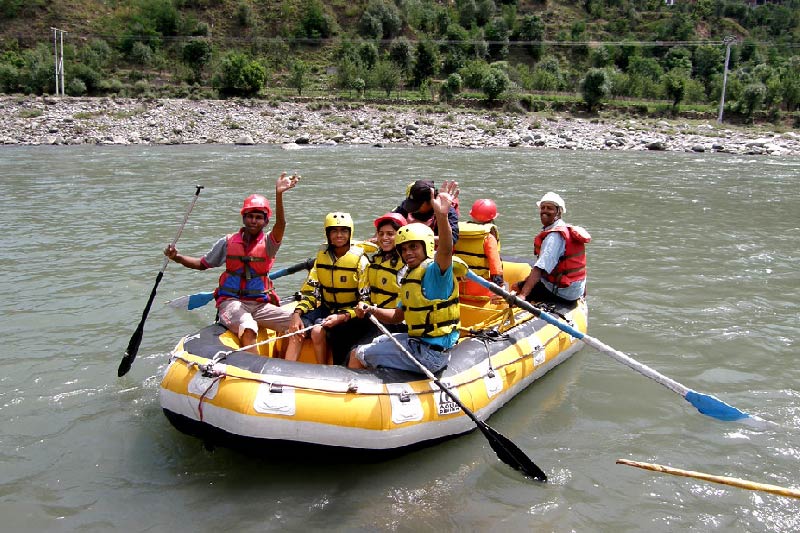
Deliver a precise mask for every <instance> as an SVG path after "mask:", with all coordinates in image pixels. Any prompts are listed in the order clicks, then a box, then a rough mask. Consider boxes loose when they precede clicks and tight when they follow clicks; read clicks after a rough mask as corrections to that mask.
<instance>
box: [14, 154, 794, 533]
mask: <svg viewBox="0 0 800 533" xmlns="http://www.w3.org/2000/svg"><path fill="white" fill-rule="evenodd" d="M281 170H286V171H288V172H292V171H298V172H299V173H301V174H302V175H303V179H302V181H301V183H300V185H299V186H298V187H297V188H296V189H295V190H293V191H290V192H289V193H287V194H286V195H285V201H286V208H287V218H288V229H287V236H286V238H285V241H284V244H283V246H282V249H281V252H280V254H279V256H278V260H277V262H276V265H277V266H278V267H280V266H286V265H290V264H293V263H295V262H297V261H300V260H302V259H304V258H306V257H308V256H309V255H310V254H311V253H312V252H313V250H314V247H315V245H316V244H317V243H319V242H321V240H322V238H323V232H322V220H323V217H324V215H325V213H326V212H328V211H333V210H347V211H350V212H351V213H352V214H353V217H354V219H355V222H356V233H357V236H359V235H360V236H363V237H366V236H367V235H369V234H370V233H371V225H370V221H371V220H372V219H373V218H374V217H375V216H377V215H380V214H382V213H383V212H385V211H387V210H389V209H391V208H393V207H394V206H395V205H396V204H397V203H398V202H399V200H401V199H402V196H403V192H404V190H405V185H406V184H407V183H408V182H409V181H411V180H412V179H417V178H422V177H425V178H432V179H434V180H436V182H437V183H440V182H441V181H442V180H444V179H458V181H459V182H460V184H461V188H462V195H461V202H462V213H464V214H466V213H467V212H468V211H469V206H470V205H471V204H472V202H473V201H474V200H475V199H477V198H480V197H487V196H488V197H492V198H494V199H495V200H496V201H497V204H498V206H499V208H500V212H501V214H500V217H499V218H498V220H497V223H498V225H499V227H500V229H501V232H502V244H503V252H504V253H505V254H506V255H511V256H525V255H529V254H530V253H531V240H532V236H533V234H534V233H535V232H536V231H537V229H538V217H537V216H536V210H535V201H536V199H538V198H539V197H540V196H541V194H542V193H544V192H545V191H547V190H555V191H558V192H560V193H561V194H562V196H564V198H565V199H566V202H567V213H566V217H565V218H566V219H567V220H568V221H570V222H573V223H576V224H581V225H584V226H585V227H587V228H588V229H589V230H590V231H591V233H592V235H593V241H592V243H591V245H590V246H589V248H588V253H589V272H590V278H591V279H590V282H589V286H588V291H589V307H590V327H589V332H590V334H591V335H592V336H594V337H596V338H598V339H600V340H602V341H604V342H605V343H606V344H609V345H611V346H613V347H614V348H617V349H619V350H622V351H624V352H626V353H628V354H629V355H631V356H632V357H634V358H635V359H637V360H638V361H641V362H643V363H646V364H648V365H650V366H652V367H654V368H655V369H657V370H659V371H660V372H661V373H663V374H665V375H667V376H669V377H671V378H673V379H675V380H677V381H679V382H681V383H683V384H684V385H686V386H688V387H691V388H694V389H696V390H698V391H700V392H703V393H707V394H715V395H717V396H719V397H720V398H721V399H723V400H725V401H726V402H728V403H730V404H732V405H734V406H736V407H738V408H739V409H742V410H744V411H746V412H749V413H753V414H756V415H759V416H761V417H763V418H765V419H767V420H770V421H772V422H775V423H776V424H777V425H776V426H774V427H770V428H769V429H766V430H755V429H751V428H749V427H747V426H744V425H741V424H737V423H733V422H720V421H716V420H714V419H711V418H708V417H706V416H703V415H701V414H700V413H698V412H697V411H696V410H695V409H694V408H693V407H692V406H691V405H689V404H688V403H687V402H685V401H684V400H683V399H682V398H681V397H680V396H678V395H676V394H675V393H673V392H671V391H669V390H667V389H666V388H664V387H663V386H661V385H659V384H658V383H656V382H654V381H652V380H649V379H647V378H645V377H643V376H641V375H640V374H638V373H636V372H634V371H632V370H630V369H628V368H627V367H625V366H622V365H621V364H620V363H618V362H616V361H614V360H612V359H611V358H609V357H607V356H605V355H603V354H602V353H599V352H596V351H594V350H593V349H591V348H584V350H582V351H581V352H579V353H578V354H577V355H576V356H574V357H573V358H572V359H570V360H568V361H567V362H565V363H564V364H562V365H561V366H559V367H558V368H556V369H555V370H554V371H552V372H551V373H549V374H548V375H547V376H546V377H545V378H544V379H542V380H540V381H537V382H536V383H535V384H534V385H533V386H532V387H531V388H529V389H528V390H526V391H524V392H523V393H521V394H520V395H519V396H518V397H517V398H515V400H514V401H513V402H511V403H510V404H508V405H507V406H506V407H504V408H503V409H502V410H501V411H500V412H498V413H497V414H496V415H495V416H493V417H492V418H491V420H490V423H491V424H492V426H493V427H495V428H496V429H497V430H498V431H500V432H501V433H503V434H504V435H506V436H507V437H509V438H510V439H511V440H512V441H514V442H515V443H516V444H517V445H518V446H519V447H520V448H522V449H523V450H525V451H526V452H527V453H528V454H529V455H530V456H531V458H532V459H533V460H534V461H535V462H536V463H537V464H538V465H539V466H541V467H542V468H543V469H544V470H545V472H547V473H548V475H549V476H550V482H549V483H548V484H546V485H541V484H537V483H532V482H529V481H526V480H525V479H523V478H521V477H520V476H519V475H518V474H517V473H516V472H514V471H512V470H511V469H509V468H508V467H507V466H505V465H504V464H502V463H501V462H499V461H498V460H497V458H496V456H495V455H494V452H493V451H492V450H491V448H490V447H489V445H488V443H487V442H486V440H485V439H484V438H483V437H482V435H481V434H480V433H477V432H476V433H472V434H470V435H466V436H463V437H460V438H458V439H454V440H450V441H447V442H445V443H442V444H440V445H437V446H434V447H430V448H426V449H424V450H420V451H416V452H412V453H409V454H406V455H403V456H401V457H398V458H396V459H391V460H387V461H384V462H378V463H367V464H354V463H352V462H350V463H341V462H337V461H336V460H335V459H334V458H331V459H330V461H326V460H325V458H321V459H322V460H320V458H316V460H315V461H313V462H309V463H305V462H301V461H297V460H287V459H285V458H282V457H280V456H277V455H275V454H273V453H271V452H270V451H269V450H268V449H265V450H264V453H263V455H261V456H257V457H254V456H246V455H242V454H240V453H238V452H234V451H230V450H225V449H219V448H218V449H216V450H214V451H209V450H206V449H204V448H203V446H202V445H201V443H200V442H199V441H198V440H196V439H193V438H191V437H187V436H185V435H183V434H180V433H178V432H177V431H176V430H174V429H173V428H172V426H170V425H169V423H168V422H167V421H166V419H165V417H164V416H163V414H162V413H161V410H160V407H159V404H158V398H157V396H158V383H159V379H160V375H161V373H162V371H163V369H164V368H165V365H166V361H167V354H168V352H169V350H170V349H171V348H172V347H173V346H174V344H175V342H176V341H177V340H178V338H179V337H180V336H181V335H183V334H185V333H188V332H190V331H193V330H195V329H198V328H199V327H201V326H203V325H205V324H207V323H208V322H210V321H211V320H213V308H212V306H208V307H206V308H203V309H199V310H196V311H193V312H185V311H176V310H174V309H171V308H168V307H166V306H164V305H163V302H164V301H166V300H168V299H170V298H175V297H177V296H180V295H184V294H190V293H193V292H198V291H202V290H210V288H212V287H213V285H214V283H215V280H216V277H217V276H218V272H214V271H207V272H196V271H190V270H188V269H182V268H180V267H178V265H175V264H172V265H170V266H169V268H168V269H167V271H166V273H165V276H164V279H163V281H162V282H161V284H160V286H159V292H158V296H157V298H156V304H155V305H154V307H153V310H152V311H151V312H150V315H149V318H148V320H147V322H146V328H145V335H144V340H143V342H142V345H141V348H140V350H139V355H138V358H137V360H136V362H135V364H134V366H133V369H132V370H131V372H130V373H129V374H128V375H126V376H125V377H123V378H117V377H116V370H117V365H118V364H119V361H120V359H121V357H122V355H123V353H124V350H125V347H126V346H127V343H128V340H129V339H130V336H131V334H132V333H133V331H134V329H135V327H136V325H137V324H138V322H139V319H140V317H141V313H142V310H143V308H144V304H145V303H146V301H147V297H148V295H149V293H150V290H151V288H152V287H153V284H154V282H155V277H156V274H157V273H158V270H159V268H160V267H161V264H162V259H163V256H162V255H161V249H162V248H163V247H164V245H165V244H166V243H168V242H170V241H171V240H172V239H173V238H174V236H175V233H176V231H177V228H178V226H179V224H180V222H181V221H182V219H183V214H184V212H185V210H186V207H187V206H188V204H189V202H190V200H191V198H192V195H193V193H194V190H195V188H194V186H195V185H196V184H201V185H204V186H205V189H204V190H203V192H202V193H201V195H200V197H199V200H198V203H197V205H196V207H195V209H194V212H193V213H192V215H191V217H190V219H189V222H188V224H187V226H186V229H185V230H184V232H183V235H182V237H181V239H180V241H179V243H178V248H179V249H180V250H181V251H182V252H183V253H188V254H190V255H201V254H202V253H204V252H205V251H206V250H207V249H208V248H209V247H210V246H211V244H212V243H213V242H214V241H215V240H216V239H217V238H218V237H220V236H221V235H223V234H224V233H226V232H229V231H232V230H235V229H236V228H237V227H238V224H239V217H238V209H239V206H240V205H241V201H242V199H243V198H244V196H245V195H247V194H249V193H252V192H263V193H265V194H267V195H268V196H269V197H270V198H274V180H275V178H276V177H277V174H278V173H279V172H280V171H281ZM0 176H2V178H1V179H2V182H3V183H2V185H3V186H2V191H1V192H0V224H1V225H2V227H3V228H5V231H4V232H3V234H2V237H0V239H2V248H0V257H1V258H2V263H3V272H4V275H3V276H2V281H0V287H2V292H3V293H4V294H6V297H5V298H4V301H3V303H2V304H0V305H1V306H2V316H3V320H2V322H0V335H1V336H2V337H1V338H2V339H3V343H4V345H5V346H6V348H5V349H4V350H3V357H2V359H0V369H1V370H2V371H1V372H0V383H1V385H0V416H1V417H2V420H3V423H2V429H0V438H1V439H2V448H0V450H1V451H0V524H2V526H1V527H2V529H3V530H4V531H108V530H121V531H165V530H172V531H212V530H233V531H273V530H280V531H307V530H318V529H329V530H335V531H352V530H356V531H373V530H398V531H428V530H434V529H435V530H439V531H456V530H458V531H488V530H492V529H498V528H502V530H505V531H614V532H620V531H644V530H646V531H676V530H684V531H730V530H741V531H764V530H771V531H797V530H798V529H800V517H799V515H800V513H798V510H800V504H799V503H798V500H793V499H789V498H784V497H779V496H774V495H770V494H767V493H764V492H756V491H747V490H742V489H738V488H733V487H729V486H725V485H712V484H708V483H705V482H702V481H698V480H695V479H689V478H682V477H673V476H667V475H663V474H656V473H653V472H648V471H644V470H639V469H634V468H631V467H628V466H621V465H616V464H615V460H616V459H618V458H629V459H633V460H641V461H647V462H654V463H659V464H664V465H669V466H673V467H677V468H684V469H690V470H699V471H703V472H707V473H711V474H717V475H727V476H732V477H737V478H743V479H749V480H752V481H757V482H763V483H772V484H777V485H781V486H785V487H793V488H797V487H800V467H799V466H798V459H799V458H800V437H799V436H798V435H800V431H798V429H800V406H798V402H799V401H800V387H799V386H798V382H799V380H800V369H798V365H797V364H796V362H795V360H794V357H797V356H798V355H799V354H798V336H800V321H799V320H798V315H797V310H798V303H799V301H800V294H799V293H798V287H800V274H798V267H797V265H798V259H800V257H798V255H799V254H798V250H800V237H798V236H800V187H798V185H800V159H797V158H791V159H786V158H763V157H761V158H759V157H733V156H728V155H721V154H680V153H677V154H676V153H642V152H636V153H620V152H557V151H529V150H513V149H509V150H474V151H470V150H453V149H439V148H436V149H434V148H431V149H410V148H387V149H377V148H369V147H332V148H311V149H303V150H295V151H287V150H281V149H280V148H278V147H266V146H250V147H232V146H169V147H69V148H65V147H13V148H8V147H7V148H3V149H0ZM301 280H302V276H301V275H300V274H297V275H294V276H292V277H287V278H283V279H282V280H280V281H279V282H278V288H279V292H281V293H282V294H286V293H289V292H291V291H293V290H294V289H296V288H297V287H298V286H299V284H300V283H301ZM222 528H224V529H222Z"/></svg>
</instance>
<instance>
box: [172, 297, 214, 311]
mask: <svg viewBox="0 0 800 533" xmlns="http://www.w3.org/2000/svg"><path fill="white" fill-rule="evenodd" d="M213 299H214V293H213V292H198V293H195V294H187V295H186V296H181V297H180V298H175V299H174V300H170V301H168V302H167V305H168V306H170V307H172V308H173V309H182V310H184V311H191V310H192V309H197V308H198V307H203V306H204V305H206V304H207V303H208V302H210V301H212V300H213Z"/></svg>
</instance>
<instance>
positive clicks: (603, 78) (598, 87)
mask: <svg viewBox="0 0 800 533" xmlns="http://www.w3.org/2000/svg"><path fill="white" fill-rule="evenodd" d="M610 93H611V82H610V80H609V78H608V74H607V73H606V71H605V70H604V69H601V68H592V69H589V72H587V73H586V76H585V77H584V78H583V80H581V96H583V101H584V102H586V107H588V108H589V112H590V113H591V112H592V111H594V108H595V107H596V106H597V104H599V103H600V102H602V101H603V100H604V99H605V98H607V97H608V95H609V94H610Z"/></svg>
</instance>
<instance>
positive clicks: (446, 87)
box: [439, 73, 464, 102]
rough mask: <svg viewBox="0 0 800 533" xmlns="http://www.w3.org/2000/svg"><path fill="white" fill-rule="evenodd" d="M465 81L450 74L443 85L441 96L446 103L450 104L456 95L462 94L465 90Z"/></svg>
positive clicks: (440, 91)
mask: <svg viewBox="0 0 800 533" xmlns="http://www.w3.org/2000/svg"><path fill="white" fill-rule="evenodd" d="M463 83H464V82H463V80H462V79H461V76H459V75H458V74H455V73H454V74H450V75H449V76H447V79H446V80H445V82H444V83H443V84H442V87H441V89H440V90H439V94H440V95H441V97H442V98H444V100H445V101H446V102H450V101H451V100H452V99H453V97H455V95H457V94H458V93H460V92H461V89H462V88H463Z"/></svg>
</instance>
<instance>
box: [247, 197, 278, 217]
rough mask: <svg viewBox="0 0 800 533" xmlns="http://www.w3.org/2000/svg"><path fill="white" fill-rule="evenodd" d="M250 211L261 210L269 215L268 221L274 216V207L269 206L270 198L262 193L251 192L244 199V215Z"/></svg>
mask: <svg viewBox="0 0 800 533" xmlns="http://www.w3.org/2000/svg"><path fill="white" fill-rule="evenodd" d="M250 211H261V212H262V213H264V214H265V215H266V217H267V222H269V219H270V218H271V217H272V208H271V207H270V206H269V200H267V199H266V198H264V197H263V196H261V195H260V194H251V195H250V196H248V197H247V198H245V199H244V205H242V211H241V213H242V215H245V214H246V213H249V212H250Z"/></svg>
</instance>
